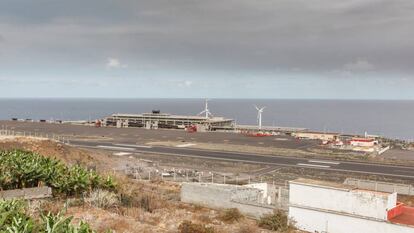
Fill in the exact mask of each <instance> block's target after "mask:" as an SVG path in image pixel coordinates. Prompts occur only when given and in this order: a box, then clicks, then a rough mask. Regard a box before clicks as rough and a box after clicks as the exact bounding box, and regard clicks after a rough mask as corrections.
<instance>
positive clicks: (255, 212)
mask: <svg viewBox="0 0 414 233" xmlns="http://www.w3.org/2000/svg"><path fill="white" fill-rule="evenodd" d="M259 192H260V190H257V189H255V188H248V187H243V186H237V185H226V184H207V183H182V186H181V201H182V202H186V203H192V204H199V205H203V206H208V207H210V208H216V209H227V208H237V209H239V211H240V212H242V213H243V214H246V215H248V216H251V217H254V218H259V217H261V216H262V215H264V214H271V213H273V210H274V209H275V208H276V206H272V205H265V204H260V203H257V202H256V201H257V196H258V193H259ZM235 194H237V195H235ZM243 196H244V197H246V198H241V197H243ZM235 197H237V198H235Z"/></svg>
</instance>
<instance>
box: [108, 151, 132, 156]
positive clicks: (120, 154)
mask: <svg viewBox="0 0 414 233" xmlns="http://www.w3.org/2000/svg"><path fill="white" fill-rule="evenodd" d="M131 154H132V153H128V152H116V153H113V155H116V156H124V155H131Z"/></svg>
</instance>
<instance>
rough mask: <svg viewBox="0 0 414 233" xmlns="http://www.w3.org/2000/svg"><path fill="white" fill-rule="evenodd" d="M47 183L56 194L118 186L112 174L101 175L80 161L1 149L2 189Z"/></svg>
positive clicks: (76, 192)
mask: <svg viewBox="0 0 414 233" xmlns="http://www.w3.org/2000/svg"><path fill="white" fill-rule="evenodd" d="M39 184H46V185H48V186H50V187H52V188H53V191H54V193H55V194H56V193H57V194H66V195H68V196H69V195H79V194H81V193H83V192H85V191H90V190H93V189H95V188H102V189H108V190H115V187H116V183H115V181H114V180H113V178H112V177H110V176H108V177H107V178H106V179H104V178H102V177H101V176H99V175H98V174H96V172H94V171H91V170H87V169H85V168H83V167H81V166H79V165H75V166H72V167H67V166H66V165H64V164H63V163H62V162H60V161H59V160H56V159H52V158H48V157H43V156H41V155H38V154H36V153H33V152H28V151H22V150H12V151H0V190H1V189H3V190H7V189H21V188H32V187H37V186H38V185H39Z"/></svg>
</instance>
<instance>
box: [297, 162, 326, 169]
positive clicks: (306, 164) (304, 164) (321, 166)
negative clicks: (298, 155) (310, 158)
mask: <svg viewBox="0 0 414 233" xmlns="http://www.w3.org/2000/svg"><path fill="white" fill-rule="evenodd" d="M297 165H298V166H305V167H319V168H330V167H331V166H327V165H318V164H309V163H298V164H297Z"/></svg>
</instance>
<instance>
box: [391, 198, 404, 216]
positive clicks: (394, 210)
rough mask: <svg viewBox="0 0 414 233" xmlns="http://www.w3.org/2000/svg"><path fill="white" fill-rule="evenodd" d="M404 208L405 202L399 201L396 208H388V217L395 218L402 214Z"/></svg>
mask: <svg viewBox="0 0 414 233" xmlns="http://www.w3.org/2000/svg"><path fill="white" fill-rule="evenodd" d="M403 208H404V203H401V202H397V205H396V206H395V207H394V208H392V209H390V210H388V212H387V219H388V220H391V219H393V218H396V217H398V216H400V215H401V214H402V213H403V210H404V209H403Z"/></svg>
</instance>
